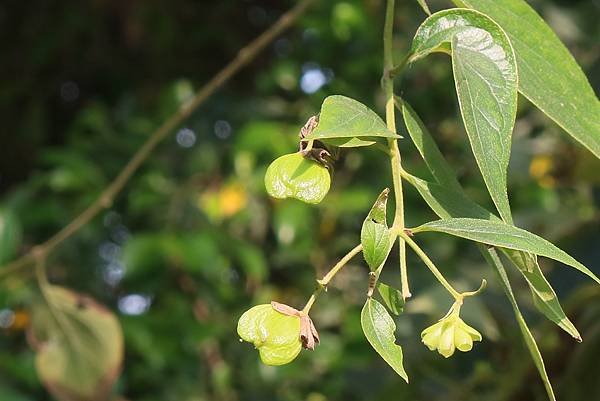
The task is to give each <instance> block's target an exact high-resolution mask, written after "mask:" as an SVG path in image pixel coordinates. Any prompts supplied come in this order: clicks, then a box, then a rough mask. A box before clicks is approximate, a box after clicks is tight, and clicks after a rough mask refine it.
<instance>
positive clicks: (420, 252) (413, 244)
mask: <svg viewBox="0 0 600 401" xmlns="http://www.w3.org/2000/svg"><path fill="white" fill-rule="evenodd" d="M398 235H399V236H400V237H402V238H403V239H404V240H405V241H406V243H407V244H408V245H409V246H410V247H411V248H412V249H413V251H415V253H416V254H417V255H418V256H419V258H421V260H422V261H423V263H425V266H427V268H428V269H429V270H430V271H431V273H433V275H434V276H435V278H436V279H437V280H438V281H439V282H440V284H442V285H443V286H444V288H445V289H446V290H448V292H449V293H450V295H452V297H453V298H454V299H455V300H456V301H462V298H463V295H461V294H460V293H459V292H458V291H456V290H455V289H454V287H452V285H450V283H449V282H448V280H446V278H445V277H444V275H443V274H442V273H441V272H440V271H439V270H438V268H437V267H435V264H434V263H433V262H432V261H431V259H429V256H427V254H426V253H425V252H424V251H423V250H422V249H421V247H419V245H417V243H416V242H415V241H413V239H412V238H410V236H409V235H408V234H407V233H406V232H404V230H400V231H398Z"/></svg>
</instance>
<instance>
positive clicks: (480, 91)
mask: <svg viewBox="0 0 600 401" xmlns="http://www.w3.org/2000/svg"><path fill="white" fill-rule="evenodd" d="M448 45H450V46H451V51H452V67H453V71H454V81H455V83H456V92H457V94H458V101H459V105H460V110H461V114H462V118H463V121H464V124H465V129H466V131H467V135H468V137H469V141H470V142H471V148H472V150H473V154H474V155H475V159H476V160H477V164H478V165H479V169H480V171H481V174H482V176H483V179H484V181H485V183H486V185H487V188H488V190H489V192H490V195H491V197H492V200H493V201H494V203H495V205H496V207H497V208H498V211H499V212H500V215H501V216H502V218H503V219H504V220H505V221H507V222H509V223H510V222H512V217H511V213H510V205H509V202H508V195H507V192H506V186H507V180H506V175H507V169H508V161H509V159H510V146H511V137H512V130H513V126H514V122H515V115H516V111H517V65H516V60H515V55H514V52H513V49H512V46H511V43H510V41H509V39H508V37H507V36H506V34H505V33H504V31H502V29H501V28H500V27H499V26H498V25H497V24H496V23H495V22H494V21H492V20H491V19H490V18H488V17H487V16H485V15H484V14H481V13H479V12H477V11H473V10H468V9H450V10H444V11H440V12H437V13H435V14H433V15H432V16H431V17H429V18H427V19H426V20H425V21H424V22H423V24H421V26H420V27H419V29H418V30H417V33H416V34H415V38H414V40H413V44H412V48H411V53H412V56H411V61H414V60H417V59H420V58H422V57H425V56H427V55H428V54H430V53H431V52H435V51H445V50H447V46H448Z"/></svg>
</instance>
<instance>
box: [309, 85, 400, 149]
mask: <svg viewBox="0 0 600 401" xmlns="http://www.w3.org/2000/svg"><path fill="white" fill-rule="evenodd" d="M377 137H380V138H400V135H397V134H395V133H393V132H391V131H390V130H388V128H387V126H386V125H385V122H384V121H383V120H382V119H381V118H380V117H379V116H378V115H377V114H376V113H375V112H374V111H373V110H371V109H369V108H368V107H367V106H365V105H364V104H362V103H360V102H358V101H356V100H354V99H351V98H349V97H346V96H341V95H333V96H328V97H327V98H325V100H324V101H323V105H322V106H321V113H320V114H319V124H318V125H317V127H316V128H315V129H314V130H313V131H312V132H311V133H310V134H309V135H308V136H306V137H305V138H304V139H303V141H311V140H319V141H321V142H324V143H328V144H331V145H334V146H340V147H357V146H368V145H372V144H373V143H375V138H377Z"/></svg>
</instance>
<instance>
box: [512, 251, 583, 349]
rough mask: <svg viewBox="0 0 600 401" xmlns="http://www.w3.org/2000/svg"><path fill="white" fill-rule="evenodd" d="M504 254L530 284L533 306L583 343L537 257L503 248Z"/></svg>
mask: <svg viewBox="0 0 600 401" xmlns="http://www.w3.org/2000/svg"><path fill="white" fill-rule="evenodd" d="M502 252H503V253H504V254H505V255H506V257H507V258H508V259H509V260H510V261H511V262H512V264H513V265H515V267H516V268H517V269H519V271H520V272H521V274H522V275H523V277H524V278H525V280H526V281H527V284H529V288H530V289H531V295H532V296H533V304H534V305H535V306H536V308H537V309H538V310H539V311H540V312H542V313H543V314H544V316H546V317H547V318H548V319H550V320H551V321H553V322H554V323H556V324H557V325H558V327H560V328H561V329H563V330H564V331H566V332H567V333H569V334H570V335H571V336H572V337H573V338H575V339H576V340H577V341H579V342H581V334H579V331H577V328H576V327H575V325H574V324H573V323H572V322H571V321H570V320H569V318H568V317H567V316H566V315H565V312H564V311H563V309H562V307H561V305H560V302H559V301H558V297H557V296H556V292H554V289H553V288H552V286H551V285H550V283H549V282H548V280H546V277H545V276H544V273H543V272H542V269H541V268H540V265H539V264H538V262H537V258H536V256H535V255H533V254H528V253H525V252H519V251H515V250H513V249H506V248H502Z"/></svg>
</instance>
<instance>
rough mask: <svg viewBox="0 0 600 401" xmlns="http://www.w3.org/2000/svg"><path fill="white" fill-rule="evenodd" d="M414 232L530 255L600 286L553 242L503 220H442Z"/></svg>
mask: <svg viewBox="0 0 600 401" xmlns="http://www.w3.org/2000/svg"><path fill="white" fill-rule="evenodd" d="M412 231H413V232H414V233H418V232H426V231H435V232H442V233H446V234H450V235H454V236H457V237H462V238H466V239H469V240H471V241H477V242H482V243H484V244H489V245H494V246H499V247H503V248H509V249H515V250H518V251H525V252H531V253H534V254H536V255H540V256H545V257H547V258H550V259H554V260H557V261H559V262H562V263H564V264H566V265H569V266H571V267H573V268H575V269H577V270H579V271H580V272H582V273H584V274H586V275H587V276H588V277H590V278H591V279H592V280H594V281H595V282H597V283H598V284H600V279H598V277H596V275H595V274H594V273H593V272H592V271H591V270H589V269H588V268H587V267H585V266H584V265H582V264H581V263H579V262H578V261H577V260H575V259H574V258H573V257H572V256H570V255H569V254H567V253H566V252H565V251H563V250H561V249H560V248H558V247H557V246H555V245H554V244H552V243H551V242H548V241H546V240H545V239H543V238H541V237H538V236H537V235H535V234H532V233H530V232H529V231H525V230H523V229H520V228H517V227H515V226H512V225H509V224H506V223H504V222H501V221H490V220H482V219H469V218H452V219H443V220H437V221H432V222H430V223H426V224H423V225H421V226H419V227H417V228H415V229H413V230H412Z"/></svg>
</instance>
